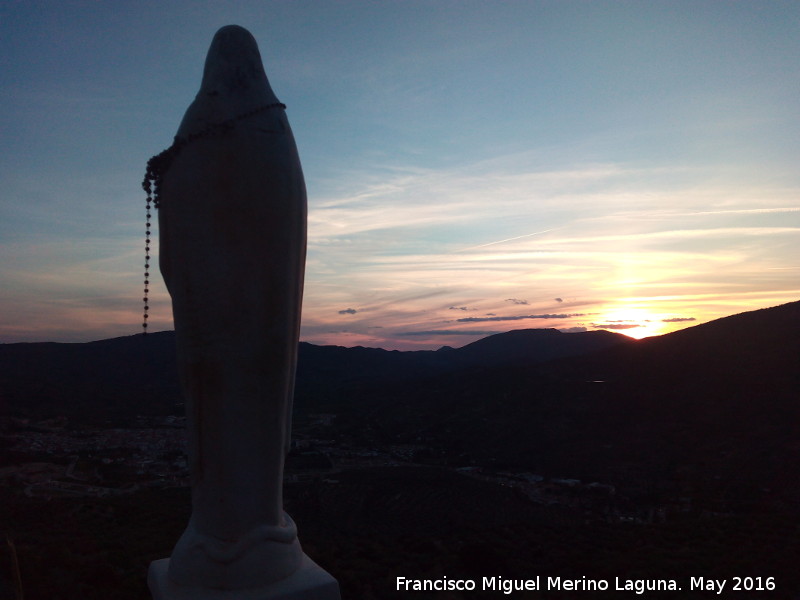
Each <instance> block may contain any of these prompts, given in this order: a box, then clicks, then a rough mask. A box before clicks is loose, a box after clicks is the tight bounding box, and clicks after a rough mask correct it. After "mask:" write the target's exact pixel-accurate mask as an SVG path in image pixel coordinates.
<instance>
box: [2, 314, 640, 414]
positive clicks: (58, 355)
mask: <svg viewBox="0 0 800 600" xmlns="http://www.w3.org/2000/svg"><path fill="white" fill-rule="evenodd" d="M630 341H631V340H630V339H629V338H626V337H625V336H621V335H618V334H611V333H608V334H606V333H605V332H592V333H574V334H563V333H560V332H558V331H556V330H553V329H549V330H537V329H526V330H520V331H513V332H509V333H505V334H499V335H495V336H490V337H488V338H484V339H483V340H480V341H479V342H476V343H475V344H470V345H468V346H465V347H464V348H460V349H451V351H437V352H434V351H416V352H399V351H397V350H393V351H389V350H383V349H380V348H364V347H361V346H356V347H354V348H344V347H341V346H316V345H314V344H309V343H305V342H301V343H300V345H299V359H298V373H297V394H298V396H299V397H301V398H303V399H304V400H310V401H311V402H312V403H316V402H322V403H323V404H328V403H330V402H331V401H334V402H335V401H337V399H338V398H339V397H340V395H342V394H345V395H346V394H349V393H350V391H351V390H352V388H353V387H356V388H362V387H364V386H374V385H392V384H393V383H394V382H398V381H403V382H405V381H409V380H414V379H418V378H420V377H429V376H432V375H435V374H438V373H442V372H449V371H452V370H456V369H460V368H464V367H468V366H476V365H483V366H496V365H501V364H534V363H536V362H540V361H543V360H548V359H551V358H555V357H564V356H579V355H581V354H585V353H587V352H592V351H594V350H596V349H598V348H600V347H607V346H610V345H614V344H621V343H626V342H628V343H629V342H630ZM0 393H1V394H2V396H0V397H2V399H3V401H2V403H1V404H0V413H11V414H21V415H28V416H38V417H44V416H53V415H54V414H57V415H65V416H70V417H72V418H76V419H79V420H85V419H90V420H96V419H98V418H99V419H101V420H102V419H106V418H122V417H126V416H133V415H136V414H145V415H146V414H164V413H168V412H170V411H173V410H175V406H176V405H179V404H181V403H182V399H181V395H180V390H179V386H178V380H177V375H176V361H175V334H174V332H172V331H164V332H160V333H151V334H148V335H147V336H142V335H140V334H137V335H131V336H126V337H120V338H113V339H107V340H101V341H97V342H89V343H84V344H60V343H52V342H47V343H29V344H25V343H22V344H0Z"/></svg>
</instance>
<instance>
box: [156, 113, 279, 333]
mask: <svg viewBox="0 0 800 600" xmlns="http://www.w3.org/2000/svg"><path fill="white" fill-rule="evenodd" d="M272 108H281V109H283V110H286V105H285V104H283V103H281V102H273V103H272V104H264V105H263V106H260V107H258V108H256V109H253V110H251V111H248V112H245V113H242V114H240V115H237V116H235V117H232V118H230V119H228V120H226V121H222V122H221V123H211V124H209V125H207V126H206V127H205V129H202V130H200V131H198V132H197V133H192V134H190V135H188V136H187V137H185V138H180V137H178V136H175V139H174V140H173V142H172V145H171V146H170V147H169V148H167V149H166V150H164V151H163V152H161V153H159V154H156V155H155V156H153V157H152V158H150V160H148V161H147V169H146V171H145V175H144V180H143V181H142V189H144V191H145V193H146V194H147V226H146V228H145V234H144V298H142V301H143V302H144V315H143V318H142V334H143V335H147V319H148V317H149V311H150V306H149V298H150V230H151V217H152V213H151V210H150V209H151V207H155V208H156V209H158V207H159V205H160V204H161V182H162V181H163V180H164V175H165V174H166V173H167V171H168V170H169V168H170V166H171V165H172V161H174V160H175V157H176V156H178V154H179V153H180V151H181V150H183V148H184V147H185V146H186V145H187V144H189V143H191V142H194V141H195V140H197V139H200V138H205V137H211V136H213V135H219V134H222V133H225V132H227V131H230V130H231V129H233V125H234V123H236V122H237V121H241V120H242V119H246V118H248V117H252V116H253V115H256V114H258V113H261V112H264V111H266V110H269V109H272Z"/></svg>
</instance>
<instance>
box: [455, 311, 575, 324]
mask: <svg viewBox="0 0 800 600" xmlns="http://www.w3.org/2000/svg"><path fill="white" fill-rule="evenodd" d="M584 316H586V315H585V314H584V313H572V314H566V313H564V314H545V315H513V316H509V317H464V318H463V319H458V322H459V323H479V322H481V321H524V320H526V319H571V318H574V317H584Z"/></svg>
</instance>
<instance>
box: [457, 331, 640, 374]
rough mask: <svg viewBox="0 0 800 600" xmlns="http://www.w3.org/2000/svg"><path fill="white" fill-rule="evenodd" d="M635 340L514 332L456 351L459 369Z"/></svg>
mask: <svg viewBox="0 0 800 600" xmlns="http://www.w3.org/2000/svg"><path fill="white" fill-rule="evenodd" d="M633 343H634V340H632V339H631V338H629V337H627V336H625V335H622V334H619V333H612V332H610V331H586V332H582V333H562V332H560V331H558V330H557V329H516V330H514V331H507V332H506V333H498V334H496V335H490V336H489V337H485V338H482V339H480V340H478V341H476V342H472V343H471V344H467V345H466V346H464V347H463V348H459V349H458V350H457V351H456V352H455V353H454V354H456V358H455V361H456V362H457V363H458V364H459V365H460V366H461V365H463V366H478V365H480V366H510V365H525V364H533V363H537V362H542V361H547V360H553V359H555V358H566V357H571V356H581V355H584V354H589V353H592V352H597V351H599V350H604V349H606V348H610V347H611V346H616V345H622V344H633Z"/></svg>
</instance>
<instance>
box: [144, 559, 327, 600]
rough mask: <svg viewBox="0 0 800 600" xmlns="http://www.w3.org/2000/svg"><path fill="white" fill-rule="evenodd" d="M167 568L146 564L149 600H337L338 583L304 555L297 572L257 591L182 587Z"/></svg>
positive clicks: (157, 562)
mask: <svg viewBox="0 0 800 600" xmlns="http://www.w3.org/2000/svg"><path fill="white" fill-rule="evenodd" d="M168 568H169V559H168V558H162V559H161V560H155V561H153V562H151V563H150V569H149V571H148V573H147V585H148V586H150V593H151V594H153V600H341V596H340V595H339V583H338V582H337V581H336V580H335V579H334V578H333V577H332V576H331V575H330V574H329V573H328V572H327V571H325V570H324V569H322V567H320V566H319V565H317V563H315V562H314V561H313V560H311V559H310V558H308V556H306V555H305V554H304V555H303V562H302V564H301V565H300V568H299V569H298V570H297V571H295V572H294V573H292V574H291V575H290V576H289V577H287V578H286V579H281V580H280V581H276V582H275V583H272V584H270V585H268V586H266V587H263V588H259V589H257V590H215V589H204V588H195V587H184V586H182V585H177V584H176V583H173V582H172V581H171V580H170V578H169V577H168V575H167V569H168Z"/></svg>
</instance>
